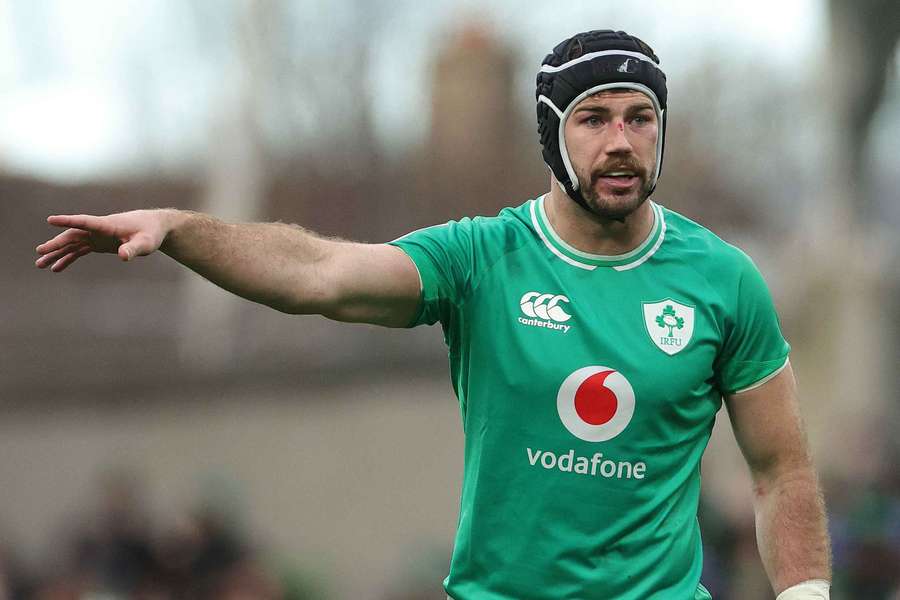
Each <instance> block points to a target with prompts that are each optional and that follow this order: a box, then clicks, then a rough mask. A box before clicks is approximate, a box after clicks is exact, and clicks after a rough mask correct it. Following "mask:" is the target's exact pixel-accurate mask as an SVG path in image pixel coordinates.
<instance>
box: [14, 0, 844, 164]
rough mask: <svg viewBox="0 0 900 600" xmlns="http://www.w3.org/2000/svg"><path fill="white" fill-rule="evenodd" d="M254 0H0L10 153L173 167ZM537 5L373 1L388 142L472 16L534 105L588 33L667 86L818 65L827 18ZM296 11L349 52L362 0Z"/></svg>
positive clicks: (675, 5) (664, 5)
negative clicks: (438, 53)
mask: <svg viewBox="0 0 900 600" xmlns="http://www.w3.org/2000/svg"><path fill="white" fill-rule="evenodd" d="M244 1H245V0H228V1H226V0H222V1H217V0H206V1H204V0H197V1H196V2H193V3H191V2H186V1H185V0H180V1H179V0H82V1H79V2H71V1H68V0H0V163H2V164H3V165H4V167H5V168H6V169H8V170H12V171H17V172H24V173H31V174H35V175H38V176H43V177H51V178H56V179H63V180H73V179H74V180H77V179H82V178H90V177H97V176H109V175H115V174H118V173H123V172H140V171H141V170H144V169H146V168H148V166H149V165H150V164H151V163H152V164H154V165H155V167H156V168H160V167H162V168H164V169H172V170H174V171H178V170H179V166H180V165H183V164H185V163H189V162H190V161H191V160H192V159H193V160H194V161H196V160H198V156H201V155H202V153H203V151H204V148H205V146H206V139H207V134H208V131H209V128H210V115H211V112H212V111H211V108H210V107H211V104H212V103H213V102H214V100H215V98H216V97H217V94H218V93H220V91H221V85H222V79H223V77H227V76H228V73H229V71H228V68H227V67H226V66H224V65H225V63H227V62H228V52H229V51H228V49H227V47H218V46H216V42H217V40H218V41H219V42H221V40H222V38H221V32H222V31H227V30H228V22H229V21H228V20H229V16H230V15H233V14H239V12H238V11H239V10H240V8H241V6H242V5H243V4H244ZM364 1H366V0H364ZM533 4H534V8H527V9H523V6H527V3H522V2H521V1H518V0H492V1H485V0H478V1H475V0H458V1H456V2H450V1H448V2H431V1H430V2H415V1H412V0H392V1H387V0H386V1H382V2H380V3H375V4H370V5H369V6H370V7H371V6H376V7H377V9H371V8H370V10H379V11H381V12H379V15H380V17H379V19H378V34H377V36H376V38H375V43H374V46H373V48H374V53H373V61H372V71H371V73H369V74H368V76H369V77H370V80H371V81H372V82H373V92H374V98H375V100H374V121H375V127H376V134H377V136H378V139H379V141H380V142H381V143H382V144H383V146H384V147H385V148H386V150H387V151H392V150H393V151H396V150H397V149H403V148H406V147H408V146H409V144H412V143H415V142H417V141H419V140H420V139H421V135H422V133H423V129H424V126H423V124H422V123H423V120H422V119H411V118H410V115H411V114H421V113H422V111H426V110H427V106H428V102H427V65H428V61H429V60H430V59H431V56H432V53H431V52H432V50H433V48H434V47H435V45H436V41H435V40H440V39H441V35H442V34H443V33H446V31H448V30H449V29H450V28H451V27H452V24H454V23H456V22H459V21H460V20H461V19H463V18H464V17H466V16H467V15H479V16H481V17H482V18H485V19H486V20H487V21H488V22H489V23H490V24H491V25H492V27H493V29H494V31H496V32H497V34H498V35H499V36H500V37H501V38H502V39H503V40H505V41H506V42H507V43H509V44H511V45H512V47H513V48H515V49H517V51H519V52H521V53H522V55H521V57H520V61H519V63H520V64H521V65H522V69H521V73H519V75H518V77H517V90H516V91H517V93H518V94H520V95H522V97H523V102H530V101H531V97H532V96H531V95H532V94H533V92H532V90H531V86H532V85H533V73H534V71H535V70H536V68H537V65H539V63H540V60H541V59H542V57H543V56H544V55H545V54H546V53H547V52H548V51H549V50H550V48H552V46H553V45H555V44H556V43H557V42H558V41H560V40H561V39H563V38H565V37H567V36H569V35H571V34H572V33H574V32H576V31H578V30H583V29H591V28H614V29H620V28H621V29H625V30H627V31H629V32H630V33H634V34H636V35H638V36H640V37H642V38H644V39H646V40H647V41H649V42H650V43H651V45H652V46H653V47H654V49H655V50H656V52H657V54H658V55H660V57H661V59H662V65H663V68H664V69H665V70H666V71H667V73H668V74H669V79H670V81H671V80H672V79H673V75H675V76H676V77H677V73H679V72H682V71H685V70H687V69H689V68H690V66H691V63H692V61H697V60H701V59H704V58H705V57H706V56H709V55H711V54H715V55H716V56H721V58H722V61H723V62H726V63H727V62H728V61H735V62H738V63H746V62H748V61H751V62H753V61H759V62H763V63H770V64H775V65H783V66H784V67H785V68H794V69H796V68H797V67H798V66H802V65H809V64H811V63H813V62H815V61H816V60H817V57H819V56H820V55H821V51H822V49H823V47H824V44H825V32H826V29H827V23H826V18H825V14H824V8H823V6H822V3H821V2H818V1H815V0H793V1H791V2H784V1H783V0H759V1H757V2H753V3H717V4H715V5H714V4H712V3H710V2H708V1H704V0H680V1H679V2H666V1H659V2H650V1H645V2H636V1H633V0H632V1H630V2H627V3H623V2H615V3H612V2H609V3H603V2H596V0H595V1H593V2H567V3H565V6H560V4H559V3H549V2H535V3H533ZM192 6H193V7H194V8H196V6H205V7H206V9H207V13H206V14H208V12H209V8H210V7H212V10H213V11H215V12H214V15H216V16H217V17H221V18H220V19H219V18H214V19H210V20H209V21H208V22H207V21H204V22H202V24H201V25H199V26H198V21H197V19H196V15H197V11H196V10H192V8H191V7H192ZM294 6H295V7H296V6H302V7H303V8H302V9H297V10H295V11H294V12H297V11H298V10H305V11H307V13H306V14H305V15H304V16H302V18H298V23H297V29H298V31H297V32H296V36H295V37H294V39H293V43H295V44H296V48H297V49H298V50H297V51H298V52H301V53H302V51H303V47H304V46H303V44H304V40H310V43H312V41H313V40H315V41H316V42H317V43H319V44H323V43H325V44H326V45H327V44H328V43H329V40H331V39H333V43H334V46H335V48H336V51H335V52H334V54H333V60H335V61H339V60H340V48H341V45H342V43H343V42H342V33H344V32H345V31H346V23H347V22H348V20H349V21H352V19H351V18H350V17H352V15H350V14H349V13H348V11H350V10H351V9H352V6H353V3H352V2H350V1H345V2H337V1H334V0H330V1H329V0H318V1H316V0H307V2H304V3H303V4H302V5H299V4H298V5H294ZM207 31H208V33H209V36H205V35H204V32H207ZM198 32H199V35H198ZM323 40H324V42H323ZM217 48H218V49H217ZM323 68H326V69H327V65H323ZM297 143H300V144H302V143H303V141H302V140H298V141H297ZM151 158H152V160H151Z"/></svg>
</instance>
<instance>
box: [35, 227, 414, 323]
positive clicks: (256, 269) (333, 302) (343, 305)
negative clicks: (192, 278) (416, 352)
mask: <svg viewBox="0 0 900 600" xmlns="http://www.w3.org/2000/svg"><path fill="white" fill-rule="evenodd" d="M47 222H48V223H50V224H51V225H56V226H59V227H66V228H67V229H66V230H65V231H63V232H62V233H60V234H59V235H57V236H56V237H54V238H53V239H51V240H48V241H47V242H45V243H43V244H41V245H40V246H38V247H37V252H38V253H39V254H40V255H41V257H40V258H39V259H38V260H37V262H36V263H35V264H36V265H37V266H38V267H39V268H46V267H50V270H51V271H54V272H59V271H63V270H65V269H66V268H67V267H68V266H69V265H71V264H72V263H73V262H75V261H76V260H78V259H79V258H80V257H82V256H85V255H86V254H90V253H91V252H108V253H117V254H118V256H119V257H120V258H121V259H122V260H126V261H128V260H132V259H133V258H135V257H137V256H146V255H148V254H151V253H153V252H155V251H156V250H161V251H162V252H164V253H165V254H168V255H169V256H171V257H172V258H174V259H175V260H177V261H178V262H180V263H181V264H183V265H185V266H187V267H189V268H190V269H192V270H194V271H196V272H197V273H199V274H200V275H202V276H203V277H205V278H207V279H209V280H210V281H212V282H213V283H215V284H216V285H218V286H220V287H222V288H224V289H226V290H228V291H230V292H233V293H235V294H237V295H239V296H242V297H244V298H247V299H248V300H252V301H254V302H259V303H261V304H265V305H267V306H270V307H272V308H274V309H276V310H280V311H282V312H287V313H292V314H322V315H324V316H326V317H329V318H331V319H335V320H339V321H349V322H366V323H374V324H377V325H386V326H392V327H402V326H405V325H407V324H409V322H410V321H411V320H412V318H413V316H414V315H415V311H416V308H417V306H418V303H419V295H420V288H419V285H420V284H419V277H418V273H417V272H416V268H415V266H414V265H413V263H412V261H411V260H410V259H409V258H408V257H407V256H406V255H405V254H404V253H403V252H402V251H401V250H399V249H397V248H395V247H393V246H388V245H386V244H358V243H353V242H345V241H339V240H331V239H326V238H322V237H320V236H318V235H316V234H314V233H312V232H309V231H307V230H305V229H303V228H302V227H299V226H296V225H286V224H283V223H242V224H230V223H224V222H222V221H219V220H218V219H215V218H213V217H210V216H208V215H204V214H201V213H195V212H188V211H179V210H174V209H158V210H137V211H131V212H126V213H117V214H113V215H107V216H102V217H100V216H92V215H57V216H51V217H49V218H48V219H47Z"/></svg>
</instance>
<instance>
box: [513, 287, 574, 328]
mask: <svg viewBox="0 0 900 600" xmlns="http://www.w3.org/2000/svg"><path fill="white" fill-rule="evenodd" d="M560 302H565V303H567V304H568V302H569V299H568V298H566V297H565V296H563V295H562V294H542V293H540V292H528V293H526V294H525V295H524V296H522V299H521V300H519V306H521V307H522V312H523V313H525V314H526V315H528V316H529V317H531V318H535V317H538V318H541V319H544V320H545V321H550V320H553V321H556V322H557V323H565V322H566V321H568V320H569V319H571V318H572V315H570V314H568V313H567V312H566V311H564V310H563V308H562V307H561V306H559V303H560Z"/></svg>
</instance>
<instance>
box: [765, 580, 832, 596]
mask: <svg viewBox="0 0 900 600" xmlns="http://www.w3.org/2000/svg"><path fill="white" fill-rule="evenodd" d="M830 587H831V584H830V583H829V582H827V581H825V580H824V579H811V580H809V581H804V582H803V583H798V584H797V585H792V586H791V587H789V588H788V589H786V590H784V591H783V592H781V593H780V594H778V597H777V598H775V600H829V596H828V588H830Z"/></svg>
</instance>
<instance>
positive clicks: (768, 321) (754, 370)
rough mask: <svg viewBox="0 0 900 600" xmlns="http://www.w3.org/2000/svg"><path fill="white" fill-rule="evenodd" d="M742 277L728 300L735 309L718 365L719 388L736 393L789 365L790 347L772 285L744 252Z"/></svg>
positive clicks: (740, 271) (727, 392)
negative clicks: (779, 315) (779, 319)
mask: <svg viewBox="0 0 900 600" xmlns="http://www.w3.org/2000/svg"><path fill="white" fill-rule="evenodd" d="M737 268H738V269H739V274H740V275H739V278H738V280H737V285H736V287H734V288H733V291H732V293H731V296H732V297H731V298H730V299H729V300H730V302H728V303H729V304H730V305H731V306H732V307H733V308H732V310H733V314H732V315H730V318H729V319H728V322H727V323H726V327H725V332H724V334H725V339H724V343H723V347H722V351H721V354H720V356H719V358H718V359H717V364H716V379H717V383H718V386H719V389H720V390H721V391H722V393H725V394H735V393H738V392H744V391H747V390H749V389H752V388H754V387H757V386H759V385H761V384H763V383H765V382H766V381H768V380H769V379H771V378H772V377H774V376H775V375H777V374H778V373H779V372H780V371H781V370H782V369H783V368H784V366H785V365H786V364H787V359H788V354H789V353H790V350H791V347H790V345H789V344H788V343H787V341H786V340H785V339H784V336H783V335H782V333H781V326H780V324H779V322H778V315H777V314H776V312H775V305H774V303H773V302H772V296H771V294H770V293H769V288H768V287H767V286H766V282H765V280H764V279H763V277H762V275H761V274H760V272H759V270H758V269H757V268H756V265H754V264H753V262H752V261H751V260H750V258H749V257H747V255H745V254H743V253H741V254H740V260H739V264H738V265H737Z"/></svg>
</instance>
